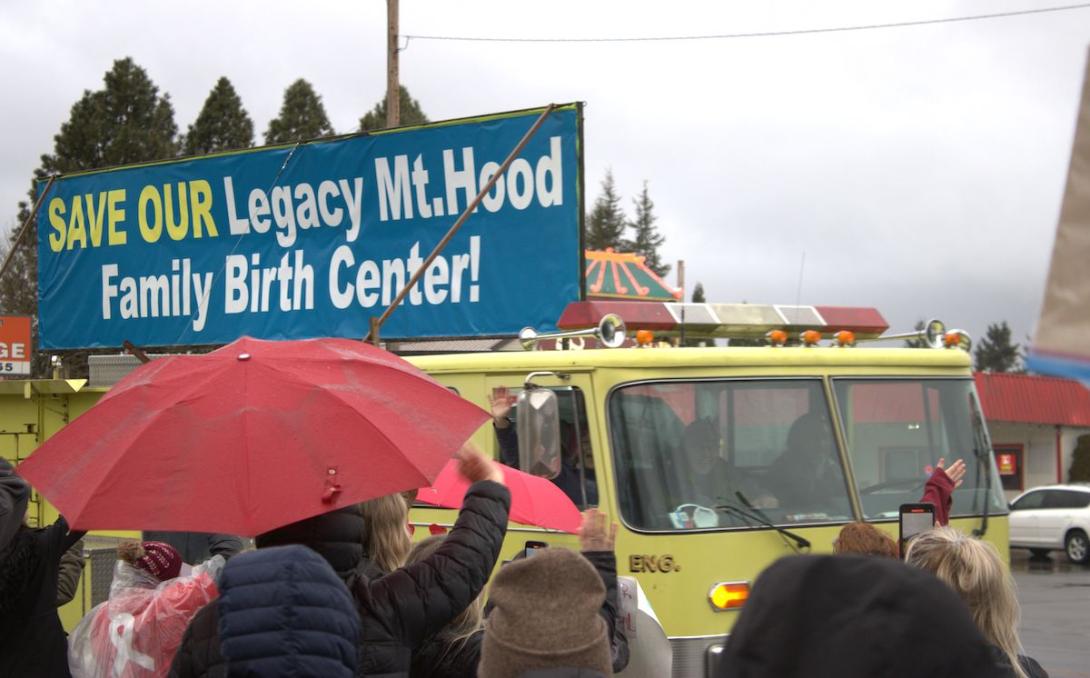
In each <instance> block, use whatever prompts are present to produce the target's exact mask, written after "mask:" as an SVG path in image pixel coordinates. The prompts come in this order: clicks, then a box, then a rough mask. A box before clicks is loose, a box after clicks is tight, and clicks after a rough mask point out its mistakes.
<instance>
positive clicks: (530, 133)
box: [363, 104, 556, 346]
mask: <svg viewBox="0 0 1090 678" xmlns="http://www.w3.org/2000/svg"><path fill="white" fill-rule="evenodd" d="M554 110H556V104H549V105H548V106H546V107H545V110H544V111H542V112H541V115H540V116H538V119H537V120H536V121H534V124H533V125H532V126H531V127H530V129H529V130H527V131H526V134H525V135H523V137H522V139H521V140H520V141H519V142H518V144H517V145H516V146H515V148H514V150H512V151H511V153H510V154H509V155H508V156H507V159H506V160H504V161H503V164H502V165H500V168H499V169H498V170H496V173H495V174H493V175H492V178H490V179H489V180H488V183H486V184H485V185H484V186H483V187H482V188H481V190H480V192H479V193H477V197H476V198H474V199H473V200H472V202H470V203H469V204H468V205H466V208H465V211H463V212H462V213H461V215H459V216H458V219H457V220H456V221H455V222H454V225H453V226H451V227H450V230H449V231H447V234H446V235H444V236H443V239H442V240H440V241H439V244H437V245H436V246H435V249H433V250H432V251H431V254H429V255H428V258H427V259H425V260H424V263H422V264H420V267H419V268H417V269H416V271H415V272H414V273H413V275H412V277H411V278H409V281H408V282H407V283H405V286H404V287H402V288H401V291H399V292H398V293H397V296H396V297H394V300H393V301H391V302H390V305H389V306H387V307H386V310H385V311H383V312H382V315H381V316H379V317H378V318H371V328H370V331H368V333H367V336H365V337H364V338H363V341H365V342H366V341H369V342H371V343H372V344H374V345H375V346H378V344H379V338H378V335H379V330H380V329H381V327H382V324H383V323H384V322H386V320H387V319H388V318H389V317H390V314H391V313H393V312H394V309H396V308H397V307H398V305H399V304H401V302H402V300H403V299H404V298H405V296H406V295H407V294H408V293H409V290H411V289H412V288H413V286H414V285H416V283H417V281H419V280H420V278H421V277H422V276H423V275H424V271H426V270H427V269H428V267H429V266H431V263H432V262H433V261H435V258H436V257H437V256H439V253H440V252H442V251H443V248H444V247H446V246H447V243H449V242H450V241H451V239H452V238H453V237H454V234H455V233H457V232H458V229H460V228H461V227H462V224H464V223H465V222H466V220H467V219H469V215H470V214H472V213H473V210H475V209H477V206H478V205H479V204H481V201H482V200H484V197H485V196H486V195H488V193H489V192H490V191H491V190H492V187H493V186H495V185H496V182H497V181H499V179H500V177H502V176H503V175H504V174H505V173H506V172H507V168H508V167H510V166H511V163H513V162H514V161H515V158H517V157H518V154H519V153H522V149H524V148H526V144H528V143H530V139H532V138H533V137H534V135H535V134H537V131H538V130H539V129H541V125H542V124H544V122H545V118H547V117H549V114H550V113H552V112H553V111H554Z"/></svg>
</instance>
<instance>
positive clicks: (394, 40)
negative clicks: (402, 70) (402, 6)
mask: <svg viewBox="0 0 1090 678" xmlns="http://www.w3.org/2000/svg"><path fill="white" fill-rule="evenodd" d="M397 2H398V0H386V126H387V127H397V126H398V125H399V124H401V96H400V87H399V86H398V64H397V51H398V50H397V46H398V41H399V39H400V38H399V36H398V25H397V23H398V16H397V15H398V10H397Z"/></svg>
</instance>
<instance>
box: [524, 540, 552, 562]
mask: <svg viewBox="0 0 1090 678" xmlns="http://www.w3.org/2000/svg"><path fill="white" fill-rule="evenodd" d="M548 547H549V545H548V544H546V543H545V542H543V541H528V542H526V550H525V551H523V555H524V556H525V557H527V558H530V557H532V556H536V555H537V552H538V551H540V550H541V549H543V548H548Z"/></svg>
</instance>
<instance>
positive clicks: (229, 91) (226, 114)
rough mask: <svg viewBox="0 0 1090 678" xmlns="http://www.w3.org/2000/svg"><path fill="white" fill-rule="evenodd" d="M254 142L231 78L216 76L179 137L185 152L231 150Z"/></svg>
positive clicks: (248, 117)
mask: <svg viewBox="0 0 1090 678" xmlns="http://www.w3.org/2000/svg"><path fill="white" fill-rule="evenodd" d="M253 145H254V122H253V120H251V119H250V115H249V114H248V113H247V112H246V109H245V108H243V107H242V99H240V98H239V96H238V93H237V92H236V91H235V88H234V86H232V85H231V81H230V80H228V79H227V78H220V79H219V80H218V81H216V85H215V87H213V88H212V91H211V92H210V93H209V94H208V98H207V99H205V100H204V106H203V107H202V108H201V112H200V113H199V114H198V115H197V119H196V120H195V121H194V122H193V124H192V125H190V126H189V130H188V131H187V132H186V134H185V138H184V139H183V140H182V148H183V150H184V153H185V154H186V155H205V154H207V153H216V152H218V151H233V150H236V149H239V148H250V147H252V146H253Z"/></svg>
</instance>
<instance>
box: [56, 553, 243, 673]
mask: <svg viewBox="0 0 1090 678" xmlns="http://www.w3.org/2000/svg"><path fill="white" fill-rule="evenodd" d="M224 564H225V561H224V559H223V556H214V557H213V558H212V559H211V560H208V561H206V562H204V563H202V564H200V565H197V566H195V567H192V568H190V567H189V566H186V565H183V566H182V573H181V575H180V576H178V577H175V578H174V579H168V580H167V581H164V582H160V581H159V580H158V579H156V578H155V577H154V576H152V575H151V574H149V573H148V572H146V571H144V570H141V569H138V568H135V567H133V566H131V565H129V564H128V563H126V562H124V561H120V560H119V561H117V565H116V566H114V578H113V582H112V583H111V584H110V599H109V600H107V601H106V602H105V603H101V604H99V605H96V606H95V608H94V609H93V610H91V612H90V614H88V615H87V616H86V617H84V618H83V620H82V621H81V622H80V623H79V625H78V626H77V627H76V630H75V631H73V632H72V635H71V636H69V638H68V666H69V668H70V669H71V671H72V676H73V677H74V678H152V677H153V676H166V675H167V674H168V673H169V672H170V663H171V661H173V660H174V655H175V654H176V653H177V652H178V647H179V646H180V645H181V643H182V634H183V633H185V629H186V627H187V626H188V625H189V622H190V620H192V619H193V617H194V616H195V615H196V614H197V611H198V610H200V609H201V608H202V607H204V606H205V605H207V604H208V603H210V602H211V601H213V600H215V598H216V597H217V596H218V595H219V589H218V588H217V587H216V581H217V580H218V579H219V575H220V571H221V570H223V566H224Z"/></svg>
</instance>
